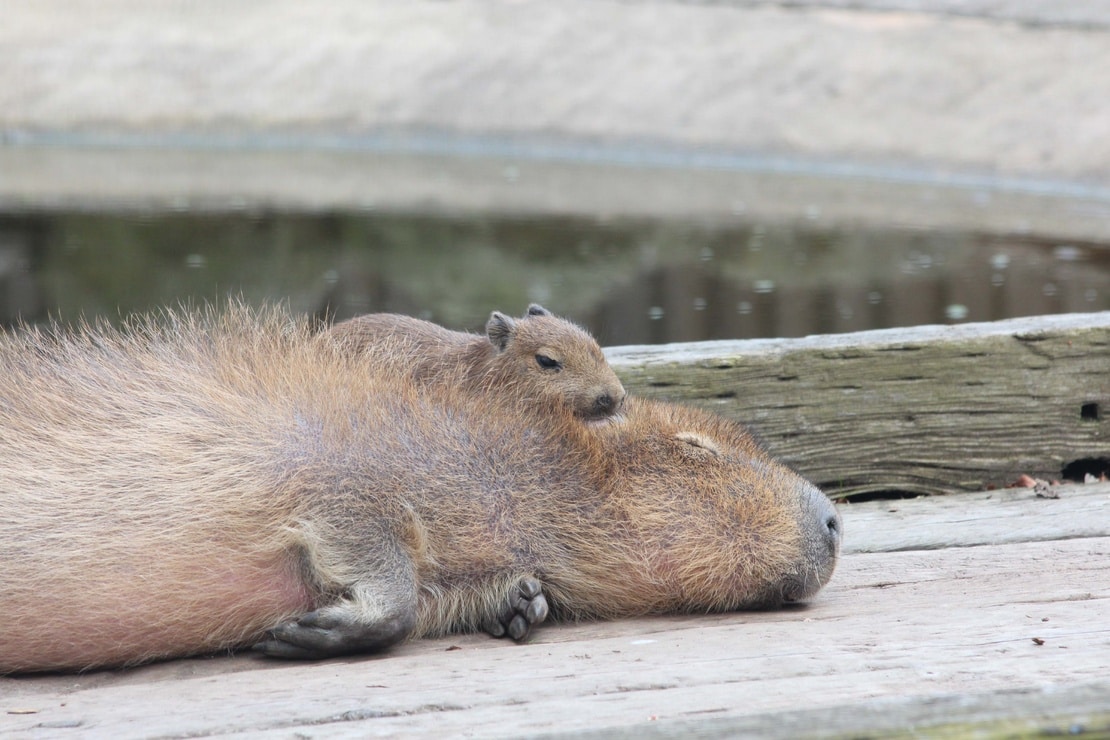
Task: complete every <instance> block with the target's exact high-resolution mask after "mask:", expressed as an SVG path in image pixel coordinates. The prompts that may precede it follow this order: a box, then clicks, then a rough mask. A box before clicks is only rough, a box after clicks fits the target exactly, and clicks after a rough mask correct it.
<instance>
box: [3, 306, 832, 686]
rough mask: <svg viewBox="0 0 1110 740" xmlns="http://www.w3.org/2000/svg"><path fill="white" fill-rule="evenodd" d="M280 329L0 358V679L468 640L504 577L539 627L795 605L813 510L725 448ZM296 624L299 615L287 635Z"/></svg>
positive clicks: (302, 328)
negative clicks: (542, 604)
mask: <svg viewBox="0 0 1110 740" xmlns="http://www.w3.org/2000/svg"><path fill="white" fill-rule="evenodd" d="M375 367H376V366H375V364H374V363H373V361H372V359H371V358H368V357H366V356H364V355H361V354H360V355H356V356H352V354H351V353H350V352H346V351H342V350H341V349H339V348H337V346H336V343H335V341H334V338H332V337H330V336H329V335H328V334H326V333H324V334H313V332H312V331H311V330H310V328H309V327H308V326H307V325H305V324H304V323H297V322H294V321H292V320H291V319H289V318H288V317H287V316H285V315H284V314H283V313H281V312H280V311H276V310H273V311H264V312H262V313H261V314H256V313H254V312H251V311H249V310H247V309H243V308H240V307H234V306H233V307H232V308H231V309H230V310H228V311H225V312H223V313H221V314H218V315H217V314H214V313H212V312H208V313H204V314H185V313H181V314H170V315H168V316H167V317H165V318H164V319H163V320H161V321H158V322H154V321H148V322H139V323H136V324H135V325H133V326H131V327H130V328H128V329H127V330H125V331H123V332H117V331H115V330H112V329H109V328H104V327H101V328H96V329H85V330H83V331H81V332H79V333H76V334H69V333H64V332H62V333H57V334H49V333H44V332H41V331H28V332H23V333H19V334H9V335H0V429H2V430H3V434H2V435H0V511H2V512H3V516H0V605H2V608H3V611H4V627H3V629H0V673H3V672H12V671H36V670H51V669H82V668H88V667H93V666H103V665H122V664H133V663H138V662H142V661H147V660H152V659H156V658H164V657H172V656H181V655H189V654H197V653H204V652H211V651H216V650H222V649H228V648H234V647H240V646H245V645H251V644H252V643H254V642H256V641H258V640H260V639H264V637H265V634H266V632H267V629H268V628H273V627H275V626H276V625H279V624H284V623H287V622H288V621H289V620H296V619H297V618H298V617H300V616H302V615H304V614H305V613H306V612H308V611H309V610H313V609H315V610H317V611H316V612H314V613H313V616H314V617H319V618H322V619H324V620H334V621H338V622H340V623H342V624H351V623H353V624H356V625H362V627H367V626H368V628H367V630H364V631H365V632H366V634H369V635H370V637H368V638H366V639H365V640H364V641H363V642H362V643H360V644H359V645H356V646H355V647H354V648H351V647H350V646H348V647H345V648H344V651H350V650H352V649H354V650H361V649H377V648H380V647H383V646H385V645H388V644H390V643H392V642H395V641H396V640H398V639H402V638H404V637H406V636H410V637H415V636H420V635H435V634H443V633H447V632H451V631H459V630H473V629H476V628H478V627H480V626H482V625H483V624H484V623H486V622H487V621H488V620H489V619H490V618H491V615H494V614H495V613H496V612H497V611H498V610H499V609H500V608H501V605H502V604H503V603H504V602H505V600H506V598H507V594H508V593H509V592H510V590H511V589H512V588H513V587H514V584H516V583H517V582H518V581H519V579H521V578H522V577H534V578H537V579H539V580H540V581H541V582H542V584H543V588H544V591H545V593H546V596H547V598H548V600H549V602H550V604H551V609H552V611H553V612H554V614H555V616H557V617H559V618H563V619H575V618H616V617H623V616H629V615H638V614H651V613H664V612H702V611H716V610H731V609H736V608H742V607H751V606H762V605H767V604H775V603H779V602H781V601H782V600H784V599H787V600H794V599H804V598H807V597H809V596H811V595H812V594H813V593H815V592H816V591H817V590H818V589H819V588H820V587H821V586H822V585H823V584H824V583H825V582H827V580H828V578H829V577H830V576H831V574H832V570H833V567H834V565H835V562H836V558H837V551H838V547H839V522H838V519H837V516H836V513H835V510H834V508H833V507H832V506H831V504H830V503H829V502H828V500H827V499H826V498H825V497H824V496H823V495H822V494H821V493H820V492H818V491H817V490H816V489H815V488H813V486H811V485H810V484H808V483H807V482H806V481H804V480H803V479H801V478H800V477H798V476H797V475H795V474H794V473H792V472H791V471H789V470H787V469H786V468H784V467H782V466H781V465H779V464H778V463H776V462H775V461H774V460H772V459H771V458H769V457H768V456H767V455H766V453H764V452H763V451H762V450H761V449H760V448H759V447H758V445H756V444H755V443H754V442H753V441H752V438H751V436H750V435H749V434H748V433H747V432H746V431H745V430H744V429H743V428H742V427H740V426H738V425H736V424H733V423H731V422H728V421H726V420H723V419H720V418H718V417H715V416H712V415H710V414H706V413H703V412H700V411H696V410H693V409H687V408H682V407H677V406H673V405H667V404H660V403H653V402H649V401H644V400H638V399H630V400H629V402H628V403H627V404H626V409H625V411H624V413H623V414H622V415H621V418H620V419H619V420H618V421H616V422H615V423H611V424H606V425H586V424H581V423H580V422H579V421H578V420H577V419H576V418H575V417H574V416H572V415H571V414H570V413H568V412H567V411H566V410H565V408H564V407H563V406H561V405H560V404H557V403H554V404H552V405H551V406H550V407H546V408H542V409H539V410H537V411H532V410H528V409H522V408H521V407H520V404H519V403H516V402H505V403H499V402H491V401H490V400H489V399H484V400H482V401H481V402H477V401H475V400H474V398H473V394H467V393H460V392H456V391H454V390H452V389H449V388H429V387H423V388H421V387H416V386H415V385H414V384H413V383H412V382H411V381H407V380H405V379H404V378H399V377H397V376H396V374H395V373H390V372H382V371H380V370H376V369H375ZM302 618H303V617H302Z"/></svg>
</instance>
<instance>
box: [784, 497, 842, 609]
mask: <svg viewBox="0 0 1110 740" xmlns="http://www.w3.org/2000/svg"><path fill="white" fill-rule="evenodd" d="M799 513H800V514H801V518H800V521H799V524H800V525H801V528H802V563H801V567H800V568H799V570H798V572H797V573H794V574H791V575H790V576H788V577H787V578H785V579H783V581H782V583H781V584H779V594H780V595H781V598H782V599H783V600H784V601H800V600H802V599H807V598H809V597H810V596H812V595H813V594H815V593H817V592H818V591H819V590H820V589H821V587H822V586H824V585H825V584H826V583H828V582H829V579H830V578H832V574H833V570H834V569H835V568H836V561H837V558H838V557H839V556H840V540H841V536H842V534H843V531H844V525H843V523H842V522H841V521H840V513H839V512H838V511H837V510H836V506H835V505H833V502H832V501H830V500H829V497H828V496H826V495H825V494H823V493H821V491H819V490H818V489H817V488H815V487H814V486H811V485H808V484H807V485H806V486H805V489H804V490H803V491H802V500H801V511H800V512H799Z"/></svg>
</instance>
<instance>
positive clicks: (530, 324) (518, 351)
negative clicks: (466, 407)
mask: <svg viewBox="0 0 1110 740" xmlns="http://www.w3.org/2000/svg"><path fill="white" fill-rule="evenodd" d="M331 333H332V336H334V337H335V338H336V339H337V340H339V341H340V342H342V343H344V344H345V345H346V346H348V347H350V348H351V349H352V350H354V351H356V352H369V353H372V354H373V356H374V357H375V362H376V363H377V364H378V365H379V367H383V368H384V367H390V368H393V369H395V370H399V371H401V372H404V373H406V374H408V375H409V377H411V378H412V379H413V380H415V381H417V382H419V383H421V384H423V385H453V386H459V387H462V388H465V389H467V390H470V391H472V392H479V393H483V394H491V393H492V394H497V395H503V396H506V397H508V398H511V399H514V400H515V401H517V402H521V401H523V402H525V403H547V402H549V401H552V400H557V401H559V402H560V403H563V404H565V405H567V406H568V407H569V408H570V409H571V410H572V411H573V412H574V413H575V414H577V415H578V416H579V417H581V418H583V419H587V420H599V419H605V418H607V417H610V416H612V415H613V414H616V413H617V412H619V411H620V407H621V404H622V403H623V402H624V397H625V391H624V386H622V385H621V382H620V380H619V379H618V378H617V376H616V373H614V372H613V370H612V368H610V367H609V363H608V362H607V361H606V360H605V355H603V354H602V352H601V347H599V346H598V344H597V341H596V340H594V338H593V337H592V336H590V334H589V333H588V332H587V331H586V330H585V329H583V328H581V327H580V326H577V325H576V324H574V323H572V322H570V321H567V320H566V319H562V318H559V317H557V316H555V315H553V314H552V313H551V312H550V311H548V310H547V309H545V308H543V307H542V306H540V305H537V304H535V303H533V304H532V305H530V306H529V307H528V311H527V313H526V314H525V315H524V316H523V317H522V318H519V319H513V318H510V317H508V316H506V315H505V314H503V313H501V312H499V311H494V312H492V313H491V314H490V318H489V321H488V322H487V323H486V333H485V335H479V334H470V333H468V332H459V331H451V330H450V329H445V328H444V327H442V326H439V325H438V324H433V323H431V322H430V321H423V320H421V319H416V318H413V317H411V316H403V315H400V314H390V313H375V314H365V315H363V316H357V317H355V318H353V319H348V320H347V321H343V322H340V323H338V324H336V325H335V326H334V327H332V329H331Z"/></svg>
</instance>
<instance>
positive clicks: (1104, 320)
mask: <svg viewBox="0 0 1110 740" xmlns="http://www.w3.org/2000/svg"><path fill="white" fill-rule="evenodd" d="M607 356H608V357H609V361H610V363H611V364H612V365H613V367H614V368H615V369H616V371H617V374H618V375H620V377H621V379H622V381H624V383H625V385H626V387H627V388H628V390H629V392H630V393H633V394H639V395H643V396H650V397H654V398H663V399H667V400H672V401H678V402H681V403H687V404H692V405H696V406H702V407H705V408H709V409H712V410H714V411H716V412H718V413H721V414H724V415H725V416H728V417H731V418H733V419H737V420H739V421H742V422H745V423H747V424H749V425H751V426H752V427H753V428H754V429H755V430H756V431H757V432H758V434H759V435H760V436H761V437H762V438H763V439H764V441H765V442H766V444H767V446H768V447H769V448H770V450H771V451H772V452H773V453H775V454H776V455H779V456H780V457H782V458H783V459H784V460H786V461H787V462H788V463H789V464H791V465H793V466H794V467H795V468H797V469H798V470H799V471H800V472H801V473H803V474H804V475H806V476H808V477H809V478H810V479H812V480H813V481H814V482H816V483H818V484H819V485H821V486H822V487H824V488H825V490H826V491H827V492H829V493H830V494H831V495H834V496H846V495H851V494H858V493H865V492H874V491H908V492H915V493H942V492H953V491H970V490H982V489H984V488H988V487H992V486H1003V485H1006V484H1007V483H1009V482H1011V481H1012V480H1014V479H1015V478H1016V477H1017V476H1018V475H1020V474H1022V473H1027V474H1029V475H1032V476H1035V477H1041V478H1046V479H1059V478H1061V477H1062V476H1063V472H1064V469H1065V467H1067V466H1068V465H1069V464H1071V463H1074V462H1076V461H1084V460H1091V461H1096V462H1095V463H1094V464H1096V465H1097V464H1098V462H1097V461H1100V460H1101V461H1103V462H1102V464H1103V465H1105V464H1106V463H1107V461H1110V440H1108V438H1107V421H1106V417H1107V416H1108V415H1110V312H1101V313H1092V314H1066V315H1057V316H1040V317H1033V318H1022V319H1012V320H1008V321H998V322H991V323H982V324H963V325H956V326H919V327H913V328H908V329H889V330H880V331H870V332H859V333H854V334H839V335H828V336H814V337H806V338H803V339H775V340H749V341H716V342H697V343H690V344H670V345H662V346H627V347H614V348H610V349H608V350H607ZM1076 467H1078V466H1076ZM1076 467H1073V468H1072V470H1074V469H1076ZM1069 472H1070V471H1069Z"/></svg>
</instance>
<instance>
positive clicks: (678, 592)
mask: <svg viewBox="0 0 1110 740" xmlns="http://www.w3.org/2000/svg"><path fill="white" fill-rule="evenodd" d="M585 433H586V434H593V435H595V436H596V437H597V439H598V449H600V450H604V462H602V456H600V455H599V456H598V457H597V458H596V462H595V463H594V465H595V466H596V467H597V468H598V469H599V470H600V471H603V472H602V477H603V480H602V481H601V482H600V483H599V484H598V488H599V489H600V490H601V491H602V492H603V495H602V497H601V499H600V507H599V509H598V510H597V511H596V512H594V513H593V514H592V516H593V517H594V518H596V520H597V521H599V522H604V523H605V528H606V530H607V535H606V536H605V537H604V538H603V539H604V541H600V540H599V541H598V542H597V543H596V546H595V547H596V549H594V550H593V551H592V552H591V554H590V555H589V556H588V557H584V558H583V559H582V560H576V562H575V567H576V569H577V571H578V572H577V573H576V575H575V578H574V584H573V585H572V586H570V587H569V590H571V591H574V593H572V594H567V595H566V596H565V597H563V598H560V596H561V594H560V593H559V588H558V586H559V585H561V584H562V581H561V579H559V578H555V577H553V576H551V575H549V576H548V579H549V581H554V584H553V586H552V589H551V590H553V591H554V593H553V601H554V602H555V604H556V605H557V606H558V605H560V604H565V603H569V604H572V605H574V604H591V605H592V606H593V607H594V608H596V609H598V610H599V611H598V614H599V615H600V616H606V617H618V616H627V615H629V614H633V613H666V612H676V611H679V612H699V611H725V610H732V609H738V608H751V607H767V606H776V605H781V604H783V603H785V602H795V601H801V600H805V599H807V598H809V597H810V596H812V595H814V594H815V593H816V592H817V591H818V590H819V589H820V588H821V587H822V586H824V585H825V584H826V583H827V582H828V580H829V578H830V577H831V576H832V573H833V569H834V568H835V566H836V562H837V558H838V556H839V551H840V541H841V530H842V527H841V521H840V516H839V514H838V513H837V511H836V508H835V506H833V504H832V502H831V501H829V499H828V498H827V497H826V496H825V495H824V494H823V493H822V492H821V491H820V490H818V489H817V488H816V487H815V486H813V485H812V484H811V483H809V482H808V481H806V480H805V479H804V478H802V477H801V476H799V475H797V474H796V473H794V472H793V471H792V470H790V469H789V468H787V467H785V466H784V465H782V464H781V463H779V462H778V461H776V460H775V459H774V458H772V457H771V456H770V455H769V454H768V453H767V452H766V451H765V450H764V449H763V448H762V447H761V446H760V445H759V444H758V442H757V441H756V440H755V439H754V438H753V436H752V435H751V434H750V433H749V432H748V431H747V430H746V429H745V428H744V427H743V426H741V425H739V424H737V423H735V422H732V421H730V420H728V419H724V418H722V417H719V416H716V415H714V414H710V413H707V412H704V411H701V410H698V409H693V408H687V407H682V406H676V405H673V404H664V403H657V402H653V401H648V400H645V399H638V398H635V397H630V398H629V399H628V401H627V402H626V408H625V411H624V412H623V413H622V415H621V420H620V421H619V422H618V423H615V424H611V425H608V426H605V427H597V428H593V429H588V430H586V431H585ZM589 550H590V548H587V551H589ZM595 569H596V570H595ZM618 574H619V577H617V576H618ZM578 589H586V590H590V589H593V592H592V593H584V592H579V591H578ZM572 611H574V610H573V608H572ZM591 616H593V615H592V614H591Z"/></svg>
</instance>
